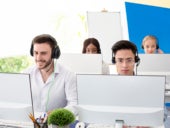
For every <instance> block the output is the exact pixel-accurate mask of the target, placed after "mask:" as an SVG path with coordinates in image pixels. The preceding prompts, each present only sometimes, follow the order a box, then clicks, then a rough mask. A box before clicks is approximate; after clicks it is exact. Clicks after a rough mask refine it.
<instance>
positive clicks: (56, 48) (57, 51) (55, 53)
mask: <svg viewBox="0 0 170 128" xmlns="http://www.w3.org/2000/svg"><path fill="white" fill-rule="evenodd" d="M48 38H50V40H51V42H52V43H53V46H54V47H53V49H52V54H51V58H55V59H58V58H59V57H60V54H61V52H60V48H59V46H58V45H57V41H56V40H55V39H54V38H53V37H52V36H50V35H48ZM33 44H34V41H32V43H31V48H30V54H31V56H33V55H34V54H33V50H34V46H33Z"/></svg>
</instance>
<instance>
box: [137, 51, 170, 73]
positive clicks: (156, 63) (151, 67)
mask: <svg viewBox="0 0 170 128" xmlns="http://www.w3.org/2000/svg"><path fill="white" fill-rule="evenodd" d="M139 58H140V64H139V66H138V67H137V73H138V74H139V75H140V74H141V75H143V74H144V75H145V74H147V75H148V74H151V75H156V74H158V75H161V74H162V75H170V66H169V65H170V54H139Z"/></svg>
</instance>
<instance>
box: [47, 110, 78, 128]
mask: <svg viewBox="0 0 170 128" xmlns="http://www.w3.org/2000/svg"><path fill="white" fill-rule="evenodd" d="M74 121H75V116H74V114H73V113H72V112H71V111H69V110H68V109H65V108H59V109H55V110H53V111H52V112H51V113H50V114H49V116H48V126H49V128H67V127H69V124H71V123H73V122H74Z"/></svg>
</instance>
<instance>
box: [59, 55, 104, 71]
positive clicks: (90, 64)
mask: <svg viewBox="0 0 170 128" xmlns="http://www.w3.org/2000/svg"><path fill="white" fill-rule="evenodd" d="M58 62H59V63H60V64H62V65H64V66H65V67H67V68H68V69H69V70H71V71H73V72H75V73H77V74H102V55H101V54H78V53H63V54H61V56H60V58H59V59H58Z"/></svg>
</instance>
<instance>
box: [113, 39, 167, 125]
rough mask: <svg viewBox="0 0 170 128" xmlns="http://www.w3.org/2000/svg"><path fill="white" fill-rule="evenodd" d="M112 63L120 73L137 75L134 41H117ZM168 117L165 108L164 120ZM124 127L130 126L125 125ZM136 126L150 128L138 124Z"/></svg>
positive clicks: (138, 59) (136, 55) (137, 61)
mask: <svg viewBox="0 0 170 128" xmlns="http://www.w3.org/2000/svg"><path fill="white" fill-rule="evenodd" d="M111 50H112V63H113V64H115V65H116V69H117V73H118V74H119V75H135V72H134V68H135V63H136V67H137V66H138V65H139V63H140V58H139V56H138V50H137V47H136V45H135V44H134V43H132V42H130V41H128V40H120V41H118V42H116V43H115V44H114V45H113V46H112V48H111ZM166 118H167V110H166V108H165V110H164V121H165V120H166ZM124 128H129V127H128V126H124ZM136 128H148V127H142V126H136Z"/></svg>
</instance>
